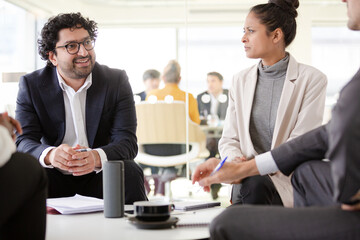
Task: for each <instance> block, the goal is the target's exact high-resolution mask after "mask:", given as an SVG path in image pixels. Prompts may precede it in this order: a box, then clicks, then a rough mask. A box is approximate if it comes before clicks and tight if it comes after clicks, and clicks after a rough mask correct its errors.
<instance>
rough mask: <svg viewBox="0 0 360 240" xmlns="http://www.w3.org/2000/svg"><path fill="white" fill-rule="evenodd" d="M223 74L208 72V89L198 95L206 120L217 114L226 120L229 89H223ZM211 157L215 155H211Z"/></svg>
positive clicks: (202, 114)
mask: <svg viewBox="0 0 360 240" xmlns="http://www.w3.org/2000/svg"><path fill="white" fill-rule="evenodd" d="M223 80H224V78H223V76H222V75H221V74H220V73H218V72H209V73H208V74H207V80H206V81H207V86H208V90H207V91H205V92H203V93H200V94H199V95H198V96H197V103H198V107H199V113H200V118H203V119H204V120H205V122H206V119H207V117H208V115H216V116H217V117H218V118H219V120H224V119H225V115H226V109H227V106H228V103H229V101H228V90H227V89H223ZM210 156H211V157H214V156H215V155H214V156H212V155H210Z"/></svg>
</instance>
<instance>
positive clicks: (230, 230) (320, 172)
mask: <svg viewBox="0 0 360 240" xmlns="http://www.w3.org/2000/svg"><path fill="white" fill-rule="evenodd" d="M292 184H293V187H294V203H295V206H297V207H295V208H283V207H279V206H250V205H244V206H241V205H232V206H231V207H229V208H228V209H226V210H225V211H224V212H222V213H221V214H220V215H219V216H218V217H216V218H215V219H214V220H213V222H212V223H211V226H210V234H211V239H216V240H218V239H227V240H232V239H234V240H235V239H269V240H271V239H310V240H312V239H313V240H322V239H324V240H337V239H354V240H355V239H360V211H344V210H341V208H340V206H339V205H338V204H337V203H335V202H334V201H333V199H332V192H333V185H332V181H331V173H330V164H329V163H328V162H322V161H310V162H306V163H304V164H302V165H300V166H299V167H297V168H296V170H295V171H294V174H293V176H292ZM305 206H307V207H305Z"/></svg>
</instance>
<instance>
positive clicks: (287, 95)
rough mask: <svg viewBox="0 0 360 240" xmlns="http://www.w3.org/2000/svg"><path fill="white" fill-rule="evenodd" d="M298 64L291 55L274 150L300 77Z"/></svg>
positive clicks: (280, 106)
mask: <svg viewBox="0 0 360 240" xmlns="http://www.w3.org/2000/svg"><path fill="white" fill-rule="evenodd" d="M298 74H299V73H298V63H297V62H296V60H295V59H294V58H293V57H292V56H291V55H290V59H289V64H288V68H287V72H286V77H285V82H284V87H283V90H282V93H281V97H280V102H279V106H278V111H277V114H276V121H275V127H274V135H273V138H272V144H271V145H272V146H271V147H272V148H273V147H274V146H277V138H278V135H279V132H280V128H281V125H282V122H283V120H284V118H285V113H286V110H287V108H288V106H289V104H290V100H291V97H292V94H293V91H294V88H295V83H294V82H295V81H296V79H297V77H298Z"/></svg>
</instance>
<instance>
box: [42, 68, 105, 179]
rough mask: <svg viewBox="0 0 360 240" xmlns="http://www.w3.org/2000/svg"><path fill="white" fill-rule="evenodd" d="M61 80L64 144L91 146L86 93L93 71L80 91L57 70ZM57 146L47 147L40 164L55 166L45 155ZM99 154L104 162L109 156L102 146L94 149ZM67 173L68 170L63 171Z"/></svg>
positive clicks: (48, 166)
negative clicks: (46, 160)
mask: <svg viewBox="0 0 360 240" xmlns="http://www.w3.org/2000/svg"><path fill="white" fill-rule="evenodd" d="M56 73H57V77H58V80H59V86H60V88H61V89H62V90H63V95H64V106H65V126H66V127H65V135H64V139H63V141H62V144H68V145H69V146H72V147H75V146H76V145H77V144H79V145H81V146H84V147H87V148H88V147H89V143H88V140H87V134H86V116H85V110H86V94H87V90H88V89H89V87H90V86H91V84H92V73H90V74H89V76H88V77H87V78H86V80H85V82H84V84H83V85H82V86H81V87H80V89H79V90H78V91H76V92H75V90H74V89H73V88H72V87H70V86H69V85H67V84H66V82H65V81H64V79H63V78H62V77H61V76H60V74H59V72H58V71H56ZM53 148H55V147H48V148H46V149H45V150H44V151H43V152H42V153H41V155H40V158H39V161H40V164H41V165H42V166H44V167H46V168H53V166H52V165H46V164H45V161H44V160H45V157H46V155H47V154H48V152H49V151H50V150H51V149H53ZM94 150H96V151H97V152H98V153H99V155H100V159H101V162H102V164H103V163H104V162H105V161H107V156H106V154H105V152H104V150H102V149H101V148H97V149H94ZM101 169H102V168H100V169H96V172H99V171H101ZM62 172H63V173H65V174H66V172H64V171H62Z"/></svg>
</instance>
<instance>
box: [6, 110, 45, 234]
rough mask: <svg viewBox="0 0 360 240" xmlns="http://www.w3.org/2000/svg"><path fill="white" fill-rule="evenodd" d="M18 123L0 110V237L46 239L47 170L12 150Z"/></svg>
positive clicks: (29, 157)
mask: <svg viewBox="0 0 360 240" xmlns="http://www.w3.org/2000/svg"><path fill="white" fill-rule="evenodd" d="M14 130H16V131H17V132H18V133H19V134H21V133H22V130H21V127H20V124H19V122H18V121H16V120H15V119H13V118H11V117H9V116H8V115H7V113H3V114H0V196H1V198H0V213H1V214H0V239H2V240H6V239H20V240H21V239H29V238H31V239H45V229H46V202H45V201H46V189H47V179H46V173H45V171H44V169H43V168H42V167H41V165H40V164H39V163H38V161H37V160H36V159H35V158H34V157H32V156H31V155H28V154H25V153H20V152H15V151H16V146H15V142H14V140H15V134H14Z"/></svg>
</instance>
